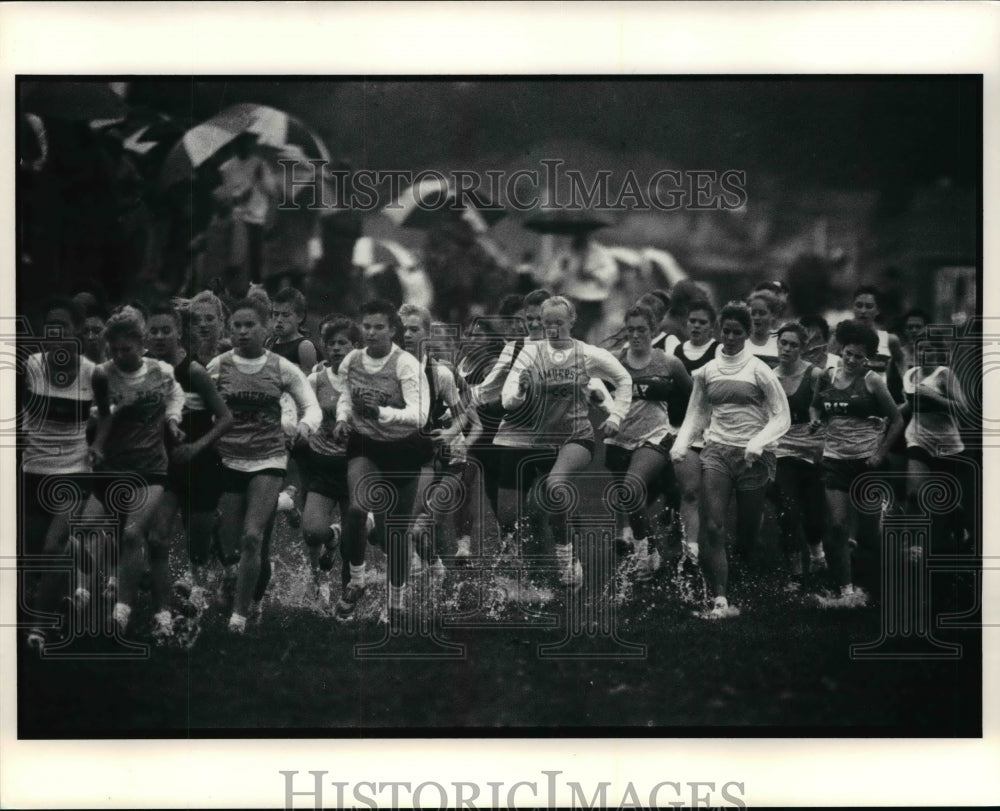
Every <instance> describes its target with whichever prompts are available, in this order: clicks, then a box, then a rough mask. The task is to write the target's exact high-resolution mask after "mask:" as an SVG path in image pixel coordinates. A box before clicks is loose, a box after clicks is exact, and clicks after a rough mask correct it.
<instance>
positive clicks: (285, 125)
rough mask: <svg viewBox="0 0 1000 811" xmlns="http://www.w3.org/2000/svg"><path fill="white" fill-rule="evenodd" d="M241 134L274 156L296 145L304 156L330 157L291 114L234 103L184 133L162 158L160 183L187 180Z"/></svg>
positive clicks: (260, 105)
mask: <svg viewBox="0 0 1000 811" xmlns="http://www.w3.org/2000/svg"><path fill="white" fill-rule="evenodd" d="M244 133H251V134H253V135H256V136H257V145H258V146H259V147H264V148H265V149H266V150H271V151H272V152H273V156H274V157H275V158H276V159H277V158H280V157H282V156H283V154H284V155H287V154H288V153H287V151H286V150H288V149H289V148H290V147H298V148H299V149H300V150H301V154H302V155H304V156H305V157H306V158H318V159H321V160H324V161H327V162H329V160H330V153H329V152H328V151H327V148H326V145H325V144H324V143H323V141H322V139H321V138H320V137H319V136H318V135H316V133H314V132H313V131H312V130H311V129H309V127H307V126H306V125H305V124H303V123H302V122H301V121H299V119H297V118H295V117H294V116H291V115H289V114H288V113H286V112H284V111H282V110H277V109H275V108H274V107H267V106H265V105H263V104H234V105H233V106H232V107H227V108H226V109H225V110H223V111H222V112H221V113H218V114H217V115H214V116H212V118H210V119H208V120H207V121H204V122H202V123H201V124H199V125H198V126H196V127H194V128H192V129H190V130H188V131H187V132H186V133H184V136H183V137H182V138H181V140H180V142H179V143H178V144H177V145H176V146H175V147H174V148H173V149H172V150H171V151H170V154H168V155H167V158H166V160H165V161H164V164H163V169H162V171H161V173H160V184H161V185H162V186H164V187H166V186H171V185H173V184H174V183H179V182H182V181H184V180H187V179H189V178H190V177H191V175H192V174H193V173H194V171H195V169H197V168H198V167H199V166H201V165H202V164H204V163H206V162H207V161H209V160H210V159H212V158H213V157H214V156H215V155H217V154H218V152H219V151H220V150H221V149H222V148H223V147H225V146H227V145H228V144H230V143H232V142H233V141H234V140H236V138H237V137H239V136H240V135H242V134H244ZM294 154H296V156H297V154H298V153H294Z"/></svg>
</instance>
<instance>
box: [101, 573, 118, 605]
mask: <svg viewBox="0 0 1000 811" xmlns="http://www.w3.org/2000/svg"><path fill="white" fill-rule="evenodd" d="M104 599H105V600H107V601H108V602H109V603H114V602H117V601H118V578H117V577H115V576H114V575H112V576H111V577H109V578H108V582H107V584H106V585H105V586H104Z"/></svg>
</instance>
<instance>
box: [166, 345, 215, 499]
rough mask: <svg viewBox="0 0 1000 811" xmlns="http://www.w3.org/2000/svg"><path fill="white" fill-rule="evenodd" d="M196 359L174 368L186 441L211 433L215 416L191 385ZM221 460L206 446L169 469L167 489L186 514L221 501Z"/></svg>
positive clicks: (186, 357) (188, 356)
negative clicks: (192, 368) (179, 390)
mask: <svg viewBox="0 0 1000 811" xmlns="http://www.w3.org/2000/svg"><path fill="white" fill-rule="evenodd" d="M192 361H193V358H192V357H191V356H190V355H186V356H185V357H184V358H183V360H181V361H180V363H178V364H177V365H176V366H174V379H175V380H176V381H177V383H178V384H179V385H180V387H181V389H182V390H183V392H184V409H183V411H182V413H181V430H182V431H183V432H184V437H185V442H197V441H198V440H199V439H201V438H202V437H203V436H205V434H207V433H208V432H209V431H211V430H212V427H213V425H214V422H215V417H214V416H213V414H212V412H211V411H209V410H208V408H207V406H206V405H205V401H204V400H203V399H202V397H201V395H200V394H198V393H197V392H196V391H195V390H194V386H193V384H192V382H191V363H192ZM221 465H222V460H221V459H220V458H219V453H218V451H217V450H216V448H215V447H207V448H205V449H204V450H203V451H202V452H201V453H199V454H198V455H197V456H195V457H194V458H193V459H191V461H190V462H187V463H184V464H174V463H173V462H171V463H170V464H169V465H168V466H167V489H169V490H170V491H172V492H173V493H175V494H176V495H177V499H178V502H179V503H180V506H181V509H182V510H183V511H184V513H185V514H188V513H190V512H199V511H210V510H214V509H215V507H216V505H217V504H218V502H219V495H220V493H221V490H220V489H219V479H220V475H221V473H222V469H221Z"/></svg>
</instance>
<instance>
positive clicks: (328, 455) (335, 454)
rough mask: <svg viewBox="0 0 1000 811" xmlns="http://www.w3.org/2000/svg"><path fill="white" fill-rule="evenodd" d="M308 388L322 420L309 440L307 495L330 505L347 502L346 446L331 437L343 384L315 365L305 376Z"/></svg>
mask: <svg viewBox="0 0 1000 811" xmlns="http://www.w3.org/2000/svg"><path fill="white" fill-rule="evenodd" d="M309 385H310V386H311V387H312V390H313V392H315V394H316V400H317V402H318V403H319V407H320V410H321V411H322V414H323V418H322V421H321V422H320V425H319V428H318V429H317V430H316V432H315V433H314V434H313V435H312V436H311V437H309V471H310V476H309V486H308V492H310V493H318V494H319V495H321V496H324V497H326V498H329V499H333V500H334V501H338V502H341V501H344V500H346V499H347V443H345V442H338V441H337V440H336V438H335V437H334V436H333V429H334V427H335V426H336V424H337V402H338V401H339V400H340V396H341V395H342V394H343V392H344V381H343V380H342V379H341V378H340V376H339V375H338V374H337V373H336V371H335V370H334V369H332V368H331V367H330V366H329V365H328V364H326V363H321V364H318V366H317V368H316V371H314V372H313V373H312V374H310V375H309Z"/></svg>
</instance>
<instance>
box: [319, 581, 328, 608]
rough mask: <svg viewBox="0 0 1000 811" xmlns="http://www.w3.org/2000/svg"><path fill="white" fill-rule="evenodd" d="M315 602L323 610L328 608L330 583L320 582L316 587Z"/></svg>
mask: <svg viewBox="0 0 1000 811" xmlns="http://www.w3.org/2000/svg"><path fill="white" fill-rule="evenodd" d="M316 602H317V603H319V607H320V609H322V610H323V611H329V610H330V584H329V583H320V584H319V587H318V588H317V589H316Z"/></svg>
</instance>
